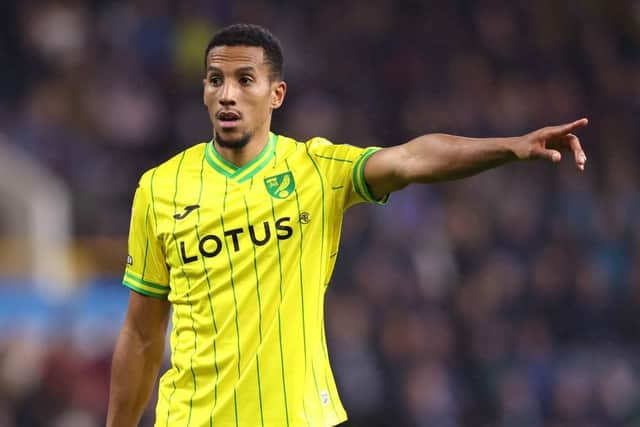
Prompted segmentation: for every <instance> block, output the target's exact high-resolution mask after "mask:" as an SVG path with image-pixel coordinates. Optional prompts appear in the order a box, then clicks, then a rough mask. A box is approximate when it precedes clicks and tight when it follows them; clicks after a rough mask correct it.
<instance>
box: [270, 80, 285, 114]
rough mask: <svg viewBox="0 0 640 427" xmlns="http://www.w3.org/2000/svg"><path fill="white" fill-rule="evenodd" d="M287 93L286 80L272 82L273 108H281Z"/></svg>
mask: <svg viewBox="0 0 640 427" xmlns="http://www.w3.org/2000/svg"><path fill="white" fill-rule="evenodd" d="M286 94H287V84H286V83H285V82H284V80H280V81H277V82H274V83H272V87H271V108H272V109H274V110H275V109H277V108H280V106H281V105H282V103H283V102H284V97H285V95H286Z"/></svg>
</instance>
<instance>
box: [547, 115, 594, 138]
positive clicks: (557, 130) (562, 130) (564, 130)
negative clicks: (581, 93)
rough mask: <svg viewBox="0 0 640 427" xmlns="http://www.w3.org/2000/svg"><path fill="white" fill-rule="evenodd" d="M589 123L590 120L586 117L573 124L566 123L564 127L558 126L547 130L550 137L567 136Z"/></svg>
mask: <svg viewBox="0 0 640 427" xmlns="http://www.w3.org/2000/svg"><path fill="white" fill-rule="evenodd" d="M588 123H589V119H587V118H586V117H583V118H582V119H579V120H576V121H574V122H571V123H565V124H563V125H558V126H551V127H549V128H547V133H548V135H549V136H559V135H566V134H569V133H571V132H573V131H574V130H576V129H578V128H581V127H584V126H586V125H587V124H588Z"/></svg>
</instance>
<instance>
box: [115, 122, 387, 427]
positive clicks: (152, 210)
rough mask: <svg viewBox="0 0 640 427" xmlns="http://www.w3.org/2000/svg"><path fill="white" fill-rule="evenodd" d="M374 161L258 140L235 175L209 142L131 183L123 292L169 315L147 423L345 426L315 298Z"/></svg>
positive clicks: (341, 150) (346, 149)
mask: <svg viewBox="0 0 640 427" xmlns="http://www.w3.org/2000/svg"><path fill="white" fill-rule="evenodd" d="M376 150H377V148H366V149H363V148H358V147H354V146H350V145H336V144H332V143H331V142H329V141H327V140H325V139H322V138H313V139H311V140H309V141H307V142H306V143H301V142H297V141H294V140H293V139H290V138H287V137H284V136H280V135H275V134H273V133H270V135H269V141H268V142H267V144H266V145H265V147H264V149H263V150H262V152H261V153H260V154H259V155H258V156H256V158H255V159H254V160H253V161H251V162H250V163H248V164H246V165H244V166H243V167H237V166H235V165H233V164H232V163H229V162H228V161H226V160H225V159H224V158H223V157H222V156H220V155H219V154H218V153H217V152H216V149H215V146H214V144H213V143H211V142H209V143H202V144H199V145H196V146H194V147H191V148H189V149H187V150H186V151H183V152H182V153H180V154H178V155H177V156H175V157H174V158H172V159H170V160H168V161H167V162H165V163H163V164H161V165H160V166H158V167H156V168H154V169H151V170H149V171H147V172H146V173H145V174H144V175H143V176H142V178H141V179H140V183H139V186H138V189H137V190H136V194H135V198H134V203H133V211H132V220H131V230H130V235H129V257H128V260H127V267H126V272H125V276H124V284H125V285H126V286H128V287H129V288H131V289H133V290H134V291H136V292H139V293H142V294H145V295H149V296H152V297H158V298H168V299H169V301H170V302H171V303H172V306H173V314H172V324H173V328H172V331H171V367H170V369H169V370H168V371H167V372H166V373H164V375H163V376H162V378H161V379H160V386H159V395H158V404H157V408H156V424H155V425H156V426H171V427H174V426H192V427H201V426H202V427H204V426H207V427H210V426H213V427H215V426H220V427H228V426H238V427H258V426H265V427H302V426H308V427H320V426H322V427H325V426H333V425H336V424H339V423H340V422H342V421H344V420H346V418H347V417H346V413H345V411H344V409H343V407H342V404H341V403H340V399H339V397H338V392H337V390H336V385H335V381H334V378H333V374H332V372H331V368H330V366H329V357H328V354H327V347H326V339H325V331H324V318H323V313H324V294H325V290H326V287H327V285H328V283H329V279H330V277H331V273H332V271H333V267H334V264H335V260H336V254H337V252H338V243H339V240H340V228H341V225H342V216H343V212H344V210H345V209H346V208H347V207H349V206H351V205H353V204H355V203H359V202H364V201H368V202H377V201H375V200H374V198H373V196H372V195H371V194H370V192H369V189H368V187H367V185H366V183H365V181H364V165H365V163H366V161H367V159H368V158H369V157H370V156H371V155H372V154H373V153H374V152H375V151H376ZM382 202H384V200H383V201H379V202H378V203H382Z"/></svg>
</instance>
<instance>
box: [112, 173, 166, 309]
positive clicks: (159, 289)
mask: <svg viewBox="0 0 640 427" xmlns="http://www.w3.org/2000/svg"><path fill="white" fill-rule="evenodd" d="M153 173H154V170H153V169H152V170H151V171H149V172H147V173H146V174H145V175H143V176H142V178H141V179H140V182H139V183H138V188H137V189H136V193H135V196H134V198H133V207H132V208H131V225H130V227H129V251H128V256H127V266H126V268H125V272H124V278H123V280H122V283H123V284H124V285H125V286H127V287H128V288H130V289H132V290H134V291H136V292H138V293H141V294H143V295H148V296H152V297H157V298H166V296H167V295H168V294H169V271H168V268H167V264H166V261H165V256H164V250H163V248H162V245H161V242H160V240H159V239H158V237H157V234H156V232H155V230H156V212H155V209H154V205H153Z"/></svg>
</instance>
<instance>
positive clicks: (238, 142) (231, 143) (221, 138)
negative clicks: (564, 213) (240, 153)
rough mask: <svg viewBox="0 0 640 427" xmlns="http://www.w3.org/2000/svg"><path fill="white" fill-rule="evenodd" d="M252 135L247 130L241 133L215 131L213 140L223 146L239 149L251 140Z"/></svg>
mask: <svg viewBox="0 0 640 427" xmlns="http://www.w3.org/2000/svg"><path fill="white" fill-rule="evenodd" d="M251 137H252V135H251V134H250V133H248V132H246V133H244V134H242V133H240V132H222V133H220V132H218V131H216V132H215V142H216V143H218V145H220V146H221V147H224V148H233V149H236V150H239V149H241V148H244V147H245V146H246V145H247V144H248V143H249V141H250V140H251Z"/></svg>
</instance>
